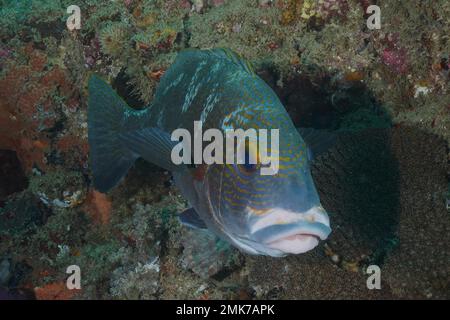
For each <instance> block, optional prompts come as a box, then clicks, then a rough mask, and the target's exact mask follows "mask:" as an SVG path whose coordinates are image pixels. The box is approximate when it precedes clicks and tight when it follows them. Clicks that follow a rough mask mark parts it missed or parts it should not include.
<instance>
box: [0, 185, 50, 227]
mask: <svg viewBox="0 0 450 320" xmlns="http://www.w3.org/2000/svg"><path fill="white" fill-rule="evenodd" d="M49 215H50V211H49V210H48V209H47V208H46V207H45V205H43V204H42V202H41V201H39V200H38V199H37V198H36V197H35V196H34V195H33V194H32V193H30V192H28V191H24V192H22V193H19V194H17V195H15V196H14V197H13V198H11V199H10V200H9V201H8V202H7V203H6V204H5V206H4V207H3V208H0V235H1V234H2V233H7V234H16V233H21V232H24V231H27V230H31V229H34V228H35V227H36V226H41V225H43V224H44V223H45V221H46V220H47V217H48V216H49Z"/></svg>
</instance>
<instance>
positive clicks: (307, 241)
mask: <svg viewBox="0 0 450 320" xmlns="http://www.w3.org/2000/svg"><path fill="white" fill-rule="evenodd" d="M324 222H325V223H322V222H317V221H315V222H311V221H308V220H299V221H296V222H293V223H288V224H274V225H269V226H265V227H263V228H261V229H258V230H257V231H256V232H254V233H252V236H251V238H252V240H253V241H257V242H259V243H262V244H263V245H264V246H265V247H266V248H268V249H270V250H279V251H281V252H282V253H284V254H300V253H305V252H307V251H309V250H312V249H314V248H315V247H316V246H317V245H318V244H319V242H320V240H325V239H326V238H327V237H328V235H329V234H330V233H331V228H330V226H329V224H328V223H326V221H324Z"/></svg>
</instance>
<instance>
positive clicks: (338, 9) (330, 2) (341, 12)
mask: <svg viewBox="0 0 450 320" xmlns="http://www.w3.org/2000/svg"><path fill="white" fill-rule="evenodd" d="M348 10H349V5H348V2H347V0H323V1H319V6H318V8H317V11H318V13H319V15H320V17H321V18H322V19H323V20H325V21H328V20H330V19H331V18H334V17H339V18H344V17H345V16H346V15H347V12H348Z"/></svg>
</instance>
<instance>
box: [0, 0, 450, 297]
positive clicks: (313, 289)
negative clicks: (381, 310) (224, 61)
mask: <svg viewBox="0 0 450 320" xmlns="http://www.w3.org/2000/svg"><path fill="white" fill-rule="evenodd" d="M371 4H374V5H378V6H379V7H380V9H381V28H380V29H373V30H371V29H369V28H368V27H367V24H366V21H367V19H368V18H369V16H370V14H368V13H367V11H366V10H367V8H368V6H369V5H371ZM70 5H77V6H78V7H79V8H80V18H81V19H80V20H81V25H80V28H79V29H77V28H75V29H73V30H70V29H68V27H67V25H66V21H67V19H68V18H70V16H71V14H73V11H71V12H69V13H68V12H67V8H68V7H69V6H70ZM449 17H450V5H449V3H448V1H446V0H439V1H433V2H423V1H418V0H417V1H416V0H414V1H408V3H402V2H400V1H373V3H371V1H358V0H303V1H297V0H274V1H267V0H245V1H240V0H195V1H190V0H176V1H175V0H167V1H160V0H157V1H146V0H118V1H110V0H83V1H75V2H73V1H65V0H60V1H58V0H55V1H50V0H49V1H43V0H26V1H25V0H24V1H12V0H11V1H9V0H0V39H1V41H0V293H1V295H0V296H1V297H6V298H12V299H20V298H37V299H94V298H100V299H179V298H184V299H186V298H188V299H305V298H306V299H385V298H390V299H400V298H415V299H449V292H450V289H449V279H450V269H449V264H448V261H450V240H449V234H450V233H449V231H450V216H449V199H450V185H449V181H448V176H449V167H448V159H449V158H448V143H449V140H450V130H449V126H450V92H449V80H450V78H449V67H450V60H449V54H450V52H449V48H450V44H449V41H450V40H449V38H448V34H449V33H450V21H449ZM213 48H227V49H226V50H227V51H228V50H229V52H235V53H236V56H239V57H240V58H239V59H242V61H248V62H249V64H251V65H252V66H253V68H252V70H254V72H255V74H256V76H257V77H258V79H259V78H260V79H262V80H261V81H263V82H264V83H265V84H267V86H268V88H269V89H270V90H271V91H272V90H273V94H274V96H273V97H276V98H277V99H279V102H280V103H281V104H282V106H284V108H285V109H286V111H287V114H288V115H289V119H290V120H291V121H292V123H293V125H294V126H295V127H298V128H314V129H316V130H326V131H328V132H332V133H333V134H334V135H336V137H337V140H336V141H335V144H334V146H333V147H332V148H331V149H329V151H328V152H325V153H323V154H321V155H320V156H319V157H318V158H316V159H315V160H314V161H313V162H312V163H311V164H310V171H311V178H312V180H313V181H314V185H315V189H316V190H317V194H318V197H319V198H320V203H321V205H322V207H323V208H324V210H325V211H326V212H327V213H328V216H329V219H330V224H331V229H332V232H331V234H330V235H329V236H328V238H327V239H326V240H325V241H320V243H319V244H318V245H317V247H315V248H314V249H313V250H310V251H308V252H306V253H303V254H299V255H288V256H287V257H285V258H274V257H270V256H258V255H256V256H255V255H249V254H246V253H242V252H241V251H239V250H238V249H236V248H235V247H233V246H230V245H229V243H228V242H227V239H220V238H217V237H216V236H214V234H212V233H210V232H208V231H207V230H206V229H190V228H187V227H185V226H183V225H182V224H180V221H179V215H180V213H182V212H185V213H189V212H191V211H189V210H188V209H189V208H190V206H191V205H192V203H190V202H188V201H187V200H189V199H186V198H185V197H183V196H182V193H181V191H182V190H180V188H178V187H177V186H176V179H175V181H174V179H173V178H172V172H171V171H167V170H165V169H162V168H160V167H158V166H156V165H154V164H151V163H149V162H147V161H145V160H144V159H137V161H136V162H135V163H134V165H133V166H132V167H131V169H130V170H129V172H128V173H126V175H125V173H124V179H123V180H122V181H121V183H119V184H118V185H117V186H115V188H113V189H112V190H111V191H109V192H108V193H106V194H105V193H101V192H100V190H97V189H96V188H95V172H94V173H93V172H92V169H93V168H92V166H91V163H92V162H91V161H92V159H90V158H91V154H92V146H90V145H89V142H88V138H89V139H90V138H91V137H88V130H89V128H88V127H89V125H88V123H89V122H90V121H91V120H92V119H89V117H88V104H89V97H90V92H89V88H88V83H89V79H91V78H92V76H93V75H96V77H98V79H102V81H104V82H106V83H105V86H111V88H112V89H109V90H111V92H114V94H116V93H117V96H116V98H119V96H120V99H122V101H123V102H124V104H126V105H127V106H129V107H130V108H133V109H135V111H129V113H130V114H131V113H133V112H134V113H136V114H139V113H141V114H144V113H145V112H146V111H145V110H147V109H146V108H148V106H152V105H153V107H155V97H156V96H157V95H158V90H159V87H158V86H159V84H160V83H162V82H164V76H165V74H166V73H167V72H169V70H170V69H169V68H170V67H171V66H172V65H173V63H174V61H175V59H176V58H177V56H178V55H179V53H180V52H183V50H186V49H189V50H209V49H213ZM239 61H241V60H239ZM207 67H211V66H207ZM193 68H195V66H193ZM205 70H206V69H205ZM225 71H227V72H228V71H229V70H225ZM225 71H224V73H223V74H224V75H226V72H225ZM180 74H181V72H180ZM206 74H208V73H206ZM211 74H212V73H211ZM176 78H177V77H175V79H174V80H176ZM203 80H205V81H206V79H203ZM261 85H262V84H261ZM211 90H212V89H211ZM174 92H175V93H176V94H179V95H180V97H181V98H180V99H183V101H184V99H185V97H186V92H181V91H174ZM209 94H210V92H209V93H208V92H205V95H206V96H207V95H209ZM176 98H177V96H175V95H174V96H172V97H170V99H172V100H174V101H175V100H176ZM158 103H159V104H161V106H162V105H163V104H164V101H159V102H158ZM99 104H100V106H101V101H99ZM106 107H110V105H107V106H105V110H108V109H107V108H106ZM153 107H152V108H153ZM156 107H158V106H156ZM127 108H128V107H127ZM164 108H167V110H168V113H170V111H171V110H172V113H173V114H171V116H168V117H167V118H168V119H175V120H177V119H179V118H181V117H180V114H181V113H179V112H175V111H174V110H178V109H177V108H180V106H179V105H170V104H167V105H164ZM154 110H156V109H154ZM112 116H113V115H112V114H108V113H107V112H105V113H102V112H100V111H99V112H98V113H95V117H99V118H96V119H94V120H95V121H96V122H102V121H104V120H105V119H110V118H108V117H112ZM95 121H94V122H95ZM300 132H302V131H300ZM303 132H305V131H303ZM152 133H155V131H153V132H152ZM169 133H170V132H169ZM158 137H160V136H158ZM302 137H303V136H302ZM305 141H307V139H306V138H305ZM118 147H119V146H118ZM90 148H91V150H90ZM90 152H91V153H90ZM112 159H114V158H113V157H107V156H105V157H104V162H103V164H102V165H109V164H110V165H113V163H108V160H112ZM94 170H95V168H94ZM188 170H194V171H195V172H194V175H193V180H194V181H198V179H199V178H203V177H204V176H205V174H206V173H205V168H204V167H202V166H199V167H197V168H193V167H189V168H188ZM175 178H176V177H175ZM102 191H104V190H102ZM185 194H186V192H185ZM191 213H192V212H191ZM189 221H191V222H192V218H191V220H189ZM196 225H197V226H199V224H198V223H197V224H196ZM74 265H75V266H78V267H79V268H80V269H81V274H82V277H81V283H80V287H81V289H74V290H70V289H68V287H67V285H66V281H67V278H68V276H69V275H68V274H67V273H66V271H67V268H68V267H69V266H74ZM373 265H376V266H378V267H379V268H380V270H381V271H380V272H381V289H374V290H369V289H368V287H367V279H368V277H369V276H370V275H369V274H368V273H367V269H368V267H369V266H373Z"/></svg>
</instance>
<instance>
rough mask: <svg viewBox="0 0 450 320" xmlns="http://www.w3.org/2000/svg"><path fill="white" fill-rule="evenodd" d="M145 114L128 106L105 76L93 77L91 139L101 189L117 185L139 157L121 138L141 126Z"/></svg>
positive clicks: (89, 137)
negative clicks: (139, 122)
mask: <svg viewBox="0 0 450 320" xmlns="http://www.w3.org/2000/svg"><path fill="white" fill-rule="evenodd" d="M143 115H145V114H144V112H142V111H135V110H133V109H131V108H130V107H128V105H127V104H126V103H125V101H123V100H122V99H121V98H120V97H119V96H118V95H117V94H116V92H115V91H114V90H113V89H112V88H111V87H110V86H109V85H108V84H107V83H105V82H104V81H103V80H102V79H100V78H99V77H97V76H95V75H94V76H92V77H91V78H90V79H89V101H88V140H89V148H90V162H91V167H92V171H93V176H94V187H95V188H96V189H97V190H99V191H101V192H106V191H108V190H110V189H111V188H112V187H114V186H115V185H116V184H117V183H118V182H119V181H120V180H121V179H122V178H123V177H124V176H125V174H126V173H127V171H128V169H130V167H131V166H132V165H133V163H134V161H135V160H136V159H137V158H138V157H139V156H138V155H137V154H135V153H133V152H132V151H131V150H129V149H128V148H127V147H126V145H125V144H124V143H123V142H122V141H121V139H120V134H121V133H123V132H125V131H127V130H129V129H130V127H134V128H132V129H135V128H136V127H138V126H139V125H138V120H143V119H142V118H143ZM139 118H141V119H139ZM141 122H142V121H141Z"/></svg>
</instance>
